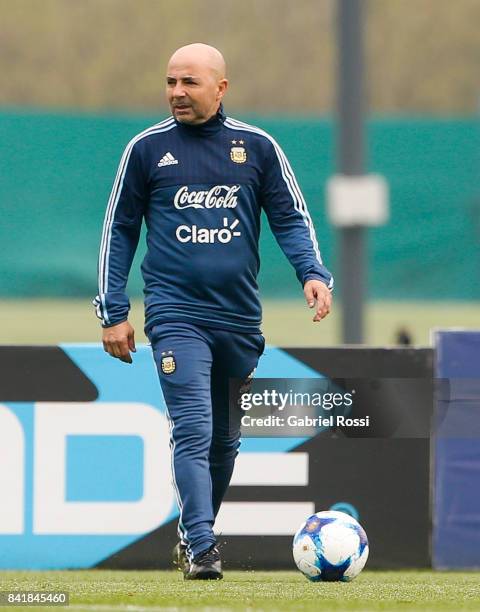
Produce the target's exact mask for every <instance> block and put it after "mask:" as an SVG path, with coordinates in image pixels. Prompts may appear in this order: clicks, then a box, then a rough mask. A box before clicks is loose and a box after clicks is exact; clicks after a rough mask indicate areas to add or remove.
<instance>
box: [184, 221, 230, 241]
mask: <svg viewBox="0 0 480 612" xmlns="http://www.w3.org/2000/svg"><path fill="white" fill-rule="evenodd" d="M239 223H240V222H239V220H238V219H235V221H233V222H232V223H231V224H230V225H229V224H228V219H227V217H223V227H221V228H218V227H214V228H208V227H198V225H179V226H178V227H177V231H176V232H175V234H176V237H177V240H178V241H179V242H194V243H199V244H214V243H215V242H221V243H222V244H227V243H228V242H230V241H231V240H232V239H233V238H235V237H236V236H241V235H242V234H241V232H239V231H235V228H236V227H237V225H238V224H239Z"/></svg>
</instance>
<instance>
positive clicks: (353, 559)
mask: <svg viewBox="0 0 480 612" xmlns="http://www.w3.org/2000/svg"><path fill="white" fill-rule="evenodd" d="M293 558H294V559H295V563H296V564H297V567H298V569H299V570H300V571H301V572H302V574H304V575H305V576H306V577H307V578H308V579H309V580H311V581H313V582H323V581H325V582H332V581H338V580H341V581H342V582H349V581H350V580H353V579H354V578H355V577H356V576H358V574H359V573H360V572H361V571H362V569H363V568H364V567H365V563H366V562H367V559H368V539H367V534H366V533H365V531H364V530H363V528H362V527H361V525H360V524H359V523H358V522H357V521H356V520H355V519H354V518H353V517H352V516H350V515H349V514H346V513H344V512H336V511H334V510H329V511H326V512H317V513H316V514H312V516H310V517H309V518H308V519H307V520H306V521H305V523H303V525H302V526H301V527H300V529H299V530H298V531H297V533H296V534H295V537H294V538H293Z"/></svg>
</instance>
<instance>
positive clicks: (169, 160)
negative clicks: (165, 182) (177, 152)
mask: <svg viewBox="0 0 480 612" xmlns="http://www.w3.org/2000/svg"><path fill="white" fill-rule="evenodd" d="M174 164H178V159H175V158H174V157H173V155H172V154H171V153H170V152H168V153H165V155H164V156H163V157H162V159H161V160H160V161H159V162H158V164H157V166H158V167H159V168H161V167H162V166H173V165H174Z"/></svg>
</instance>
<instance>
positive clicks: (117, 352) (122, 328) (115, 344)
mask: <svg viewBox="0 0 480 612" xmlns="http://www.w3.org/2000/svg"><path fill="white" fill-rule="evenodd" d="M102 340H103V348H104V349H105V351H106V352H107V353H108V354H109V355H111V356H112V357H117V359H120V361H124V362H125V363H132V356H131V355H130V351H132V353H135V352H136V348H135V330H134V329H133V327H132V326H131V325H130V323H129V322H128V321H123V323H119V324H118V325H113V326H112V327H105V328H104V329H103V337H102Z"/></svg>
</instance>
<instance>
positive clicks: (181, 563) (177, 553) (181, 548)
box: [172, 542, 190, 574]
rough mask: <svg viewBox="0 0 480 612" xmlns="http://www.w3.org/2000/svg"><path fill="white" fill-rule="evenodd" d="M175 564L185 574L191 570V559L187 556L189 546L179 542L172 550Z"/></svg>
mask: <svg viewBox="0 0 480 612" xmlns="http://www.w3.org/2000/svg"><path fill="white" fill-rule="evenodd" d="M172 558H173V565H174V566H175V567H176V568H177V569H178V570H179V571H181V572H183V573H184V574H187V573H188V571H189V570H190V561H189V560H188V557H187V547H186V546H185V544H182V543H181V542H178V544H176V545H175V547H174V549H173V551H172Z"/></svg>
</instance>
